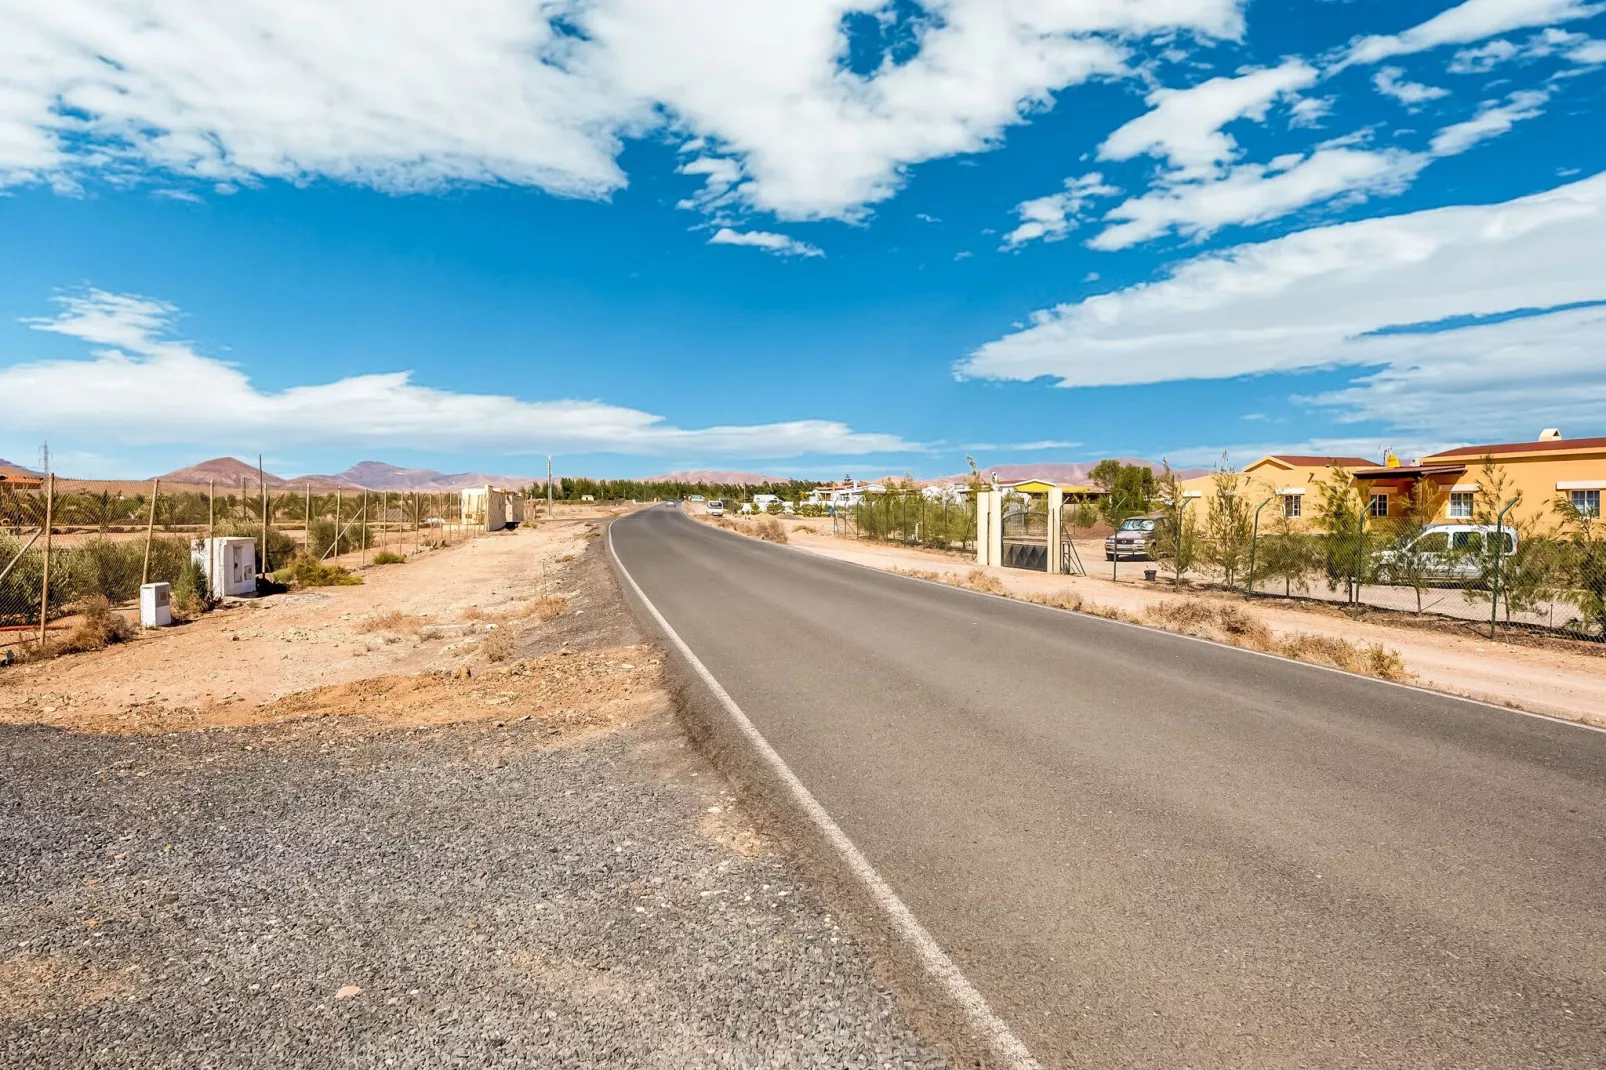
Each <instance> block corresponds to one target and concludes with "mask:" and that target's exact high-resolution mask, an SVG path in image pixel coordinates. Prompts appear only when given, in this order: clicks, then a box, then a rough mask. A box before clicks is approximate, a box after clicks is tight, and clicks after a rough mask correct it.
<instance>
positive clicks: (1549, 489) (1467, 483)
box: [1422, 448, 1606, 528]
mask: <svg viewBox="0 0 1606 1070" xmlns="http://www.w3.org/2000/svg"><path fill="white" fill-rule="evenodd" d="M1558 452H1560V451H1558ZM1451 461H1453V462H1454V463H1456V464H1465V465H1466V466H1467V470H1466V472H1465V473H1464V474H1463V475H1459V476H1455V477H1453V478H1451V479H1443V480H1439V481H1438V482H1440V484H1441V486H1443V487H1444V490H1445V492H1446V499H1445V504H1444V506H1443V507H1442V508H1441V509H1440V510H1439V515H1438V519H1440V520H1449V519H1451V517H1450V515H1449V513H1450V501H1449V498H1448V495H1449V493H1450V492H1451V491H1452V490H1453V489H1454V488H1456V487H1461V488H1465V489H1466V490H1475V489H1476V488H1477V486H1478V485H1479V483H1480V482H1482V480H1483V478H1484V473H1483V459H1482V458H1481V457H1464V456H1456V457H1453V458H1447V457H1443V456H1439V457H1436V458H1435V457H1424V458H1422V463H1423V464H1435V463H1438V464H1444V463H1449V462H1451ZM1494 462H1495V464H1494V466H1495V469H1496V471H1497V472H1499V473H1502V474H1503V475H1504V476H1505V481H1506V487H1507V489H1508V491H1509V492H1510V493H1512V494H1515V493H1517V492H1518V491H1521V492H1522V501H1521V502H1520V503H1519V504H1518V505H1517V507H1516V508H1515V509H1513V510H1512V512H1511V515H1512V516H1514V517H1517V518H1519V519H1521V520H1524V521H1526V522H1529V523H1532V524H1536V525H1538V526H1539V527H1540V528H1548V527H1552V526H1554V525H1556V524H1557V523H1558V522H1559V521H1560V520H1561V515H1560V514H1559V513H1557V512H1556V510H1555V500H1556V496H1557V495H1558V494H1561V493H1565V492H1564V491H1563V490H1560V489H1558V487H1557V484H1558V483H1560V484H1567V483H1584V484H1597V485H1598V486H1597V487H1596V489H1599V490H1601V491H1602V494H1603V496H1606V448H1601V449H1594V450H1579V451H1568V452H1564V453H1561V455H1559V456H1558V455H1557V454H1555V453H1544V454H1537V455H1532V456H1523V455H1521V454H1504V455H1501V454H1497V455H1495V457H1494Z"/></svg>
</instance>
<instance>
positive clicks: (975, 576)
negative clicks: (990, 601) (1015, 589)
mask: <svg viewBox="0 0 1606 1070" xmlns="http://www.w3.org/2000/svg"><path fill="white" fill-rule="evenodd" d="M952 582H953V585H954V586H955V587H963V588H965V590H967V591H980V592H981V593H982V594H1008V593H1009V591H1008V590H1007V589H1006V588H1005V587H1004V584H1003V581H1001V580H1000V579H999V578H998V577H997V576H990V575H988V574H987V573H986V572H983V571H982V570H981V569H979V568H973V569H971V570H970V573H969V574H968V575H966V576H964V577H963V578H961V579H957V580H954V581H952Z"/></svg>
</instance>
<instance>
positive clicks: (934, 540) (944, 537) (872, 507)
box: [831, 490, 976, 551]
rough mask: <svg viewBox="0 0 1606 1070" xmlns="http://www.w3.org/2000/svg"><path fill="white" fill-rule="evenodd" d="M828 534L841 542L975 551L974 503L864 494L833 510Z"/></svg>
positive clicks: (902, 494) (922, 496) (917, 494)
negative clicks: (873, 541)
mask: <svg viewBox="0 0 1606 1070" xmlns="http://www.w3.org/2000/svg"><path fill="white" fill-rule="evenodd" d="M831 530H832V532H833V533H834V534H835V535H837V536H839V537H843V538H850V539H873V540H876V541H878V542H893V543H900V544H902V545H904V546H924V547H928V548H930V549H938V550H962V551H974V550H975V548H976V503H975V500H974V499H964V500H955V499H953V498H951V497H927V496H926V495H925V494H922V493H921V492H920V491H918V490H911V491H888V492H887V493H885V494H866V495H865V496H864V497H863V498H862V499H861V500H860V501H858V502H857V503H854V504H852V505H839V506H837V507H835V508H834V509H833V510H832V513H831Z"/></svg>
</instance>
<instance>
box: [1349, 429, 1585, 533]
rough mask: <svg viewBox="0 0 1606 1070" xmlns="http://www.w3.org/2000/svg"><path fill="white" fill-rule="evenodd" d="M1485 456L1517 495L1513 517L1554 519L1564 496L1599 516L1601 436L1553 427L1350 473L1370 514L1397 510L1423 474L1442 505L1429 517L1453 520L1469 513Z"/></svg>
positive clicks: (1508, 490)
mask: <svg viewBox="0 0 1606 1070" xmlns="http://www.w3.org/2000/svg"><path fill="white" fill-rule="evenodd" d="M1485 458H1487V459H1488V460H1490V461H1491V462H1493V464H1494V467H1495V470H1496V473H1497V474H1498V475H1499V476H1503V477H1504V479H1505V487H1506V493H1507V494H1508V495H1516V494H1518V493H1520V494H1521V495H1522V500H1521V502H1520V503H1519V504H1518V505H1517V507H1516V508H1515V509H1514V510H1513V513H1512V516H1513V518H1514V519H1522V520H1527V521H1531V522H1535V523H1539V524H1541V525H1544V526H1549V525H1550V524H1553V523H1554V522H1555V521H1557V520H1558V519H1559V516H1558V514H1557V512H1556V510H1555V501H1556V499H1557V498H1558V497H1563V498H1566V499H1567V500H1568V501H1569V502H1571V503H1572V505H1573V507H1574V508H1576V509H1577V510H1578V511H1579V512H1581V513H1584V514H1585V515H1588V516H1596V517H1598V516H1601V515H1602V514H1601V495H1602V492H1606V438H1573V439H1566V438H1562V437H1561V433H1560V432H1559V431H1556V430H1554V429H1549V430H1546V431H1545V432H1544V433H1543V434H1541V435H1540V436H1539V439H1538V440H1537V441H1534V442H1501V443H1495V444H1493V445H1488V446H1458V447H1456V448H1455V449H1450V450H1441V451H1440V452H1438V453H1433V454H1429V455H1428V456H1426V457H1423V458H1421V459H1420V460H1418V461H1417V463H1416V464H1413V465H1390V466H1379V467H1369V468H1363V469H1359V470H1357V471H1355V472H1354V473H1353V474H1354V476H1355V478H1356V479H1357V480H1359V481H1360V482H1361V483H1363V484H1364V485H1366V486H1367V487H1368V488H1369V489H1370V492H1371V496H1372V502H1373V506H1374V508H1373V515H1374V516H1378V515H1398V513H1399V511H1400V507H1399V506H1398V504H1396V503H1398V502H1399V501H1400V500H1401V499H1402V498H1403V497H1405V496H1407V495H1409V494H1410V493H1411V485H1412V484H1413V483H1415V482H1416V480H1418V479H1428V480H1431V481H1433V482H1434V483H1435V484H1437V485H1438V486H1439V488H1440V491H1441V492H1442V493H1443V495H1444V504H1443V505H1442V506H1441V507H1440V509H1439V513H1438V516H1436V517H1435V518H1434V519H1435V520H1437V521H1443V522H1454V521H1457V520H1470V519H1471V518H1472V514H1473V510H1474V508H1475V507H1476V500H1477V493H1478V486H1479V483H1480V481H1481V479H1482V477H1483V464H1484V459H1485ZM1379 498H1383V499H1385V500H1386V507H1387V508H1388V512H1386V513H1381V512H1378V511H1376V510H1377V503H1378V500H1379Z"/></svg>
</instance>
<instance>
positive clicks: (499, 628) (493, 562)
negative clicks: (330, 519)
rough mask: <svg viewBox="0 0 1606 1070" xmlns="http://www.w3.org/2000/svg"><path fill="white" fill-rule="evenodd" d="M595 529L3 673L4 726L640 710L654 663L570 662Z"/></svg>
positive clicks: (619, 652)
mask: <svg viewBox="0 0 1606 1070" xmlns="http://www.w3.org/2000/svg"><path fill="white" fill-rule="evenodd" d="M600 530H601V529H600V521H599V520H596V519H585V518H573V519H557V520H554V521H552V522H551V523H544V524H541V525H539V526H537V527H535V528H525V529H521V530H517V531H513V532H508V533H504V534H499V535H495V536H488V537H484V538H479V539H474V540H472V541H469V542H465V543H463V544H460V545H457V546H453V547H450V548H448V549H445V550H438V551H432V552H427V553H422V554H418V555H415V556H413V557H411V558H410V559H409V560H408V561H406V562H405V563H403V564H400V565H384V566H370V567H368V568H366V569H363V570H361V575H362V577H363V581H364V582H363V583H362V584H361V585H360V586H352V587H327V588H320V589H316V590H307V591H296V592H292V593H288V594H280V595H270V596H267V597H264V598H256V599H239V600H231V601H230V602H229V603H227V604H226V605H225V606H224V607H223V608H221V609H219V610H217V611H215V612H213V613H209V614H206V615H205V616H203V617H201V618H200V619H199V620H196V621H193V622H191V623H188V624H184V625H181V626H178V627H174V628H168V629H161V630H153V631H147V632H144V633H142V634H141V635H140V636H139V637H138V638H136V639H135V640H134V641H133V642H131V643H126V644H119V645H115V646H112V647H109V648H108V649H106V650H104V651H99V652H95V653H89V654H79V655H72V656H68V657H64V658H57V659H55V660H52V661H46V662H40V663H36V664H31V665H18V666H13V667H11V668H7V669H3V670H0V724H7V723H10V724H23V723H31V724H44V725H53V726H59V727H63V728H68V729H71V730H74V731H92V732H102V731H104V732H117V733H155V732H164V731H169V730H175V729H194V728H215V727H227V726H234V727H238V726H245V725H253V724H263V723H273V722H278V721H285V720H294V719H299V718H304V717H307V716H330V715H334V714H342V713H362V714H367V715H371V716H375V717H381V718H390V719H396V718H408V717H411V718H417V719H419V720H421V721H424V722H427V723H444V722H447V721H452V720H466V719H472V718H479V717H491V718H494V717H496V716H497V715H498V711H501V712H502V713H505V712H506V709H505V708H506V707H516V708H518V709H519V711H520V712H519V714H518V715H519V716H522V715H524V714H525V713H534V714H541V713H545V712H549V711H557V710H563V709H567V708H570V707H574V708H579V707H582V706H583V707H584V708H585V709H586V710H587V713H586V717H587V718H590V719H592V720H595V718H597V717H599V716H611V715H612V713H613V712H616V711H625V710H636V709H639V708H641V707H643V706H644V705H649V704H650V703H649V702H648V701H647V700H646V699H644V698H643V697H642V696H645V695H650V694H654V693H657V691H658V674H659V669H660V665H661V661H660V658H659V656H658V655H657V653H656V652H655V651H652V650H651V649H649V648H646V647H642V648H639V649H638V648H635V647H620V648H616V649H615V648H603V649H592V650H587V651H585V652H583V653H569V652H564V650H563V647H564V642H563V639H562V637H563V636H564V635H565V634H567V632H568V631H570V630H572V629H575V628H580V629H583V628H584V627H585V626H586V623H587V622H586V621H585V619H584V617H585V613H586V607H585V605H584V604H583V602H584V598H585V594H586V591H585V587H586V585H585V584H584V583H583V582H581V580H582V577H581V576H580V575H579V568H580V566H579V564H578V563H579V562H581V561H583V560H584V558H585V551H586V548H587V546H588V544H589V543H591V542H592V541H593V540H595V539H596V538H598V537H599V533H600ZM543 622H547V623H543ZM604 708H605V709H604ZM599 710H604V712H602V713H599V712H598V711H599Z"/></svg>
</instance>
